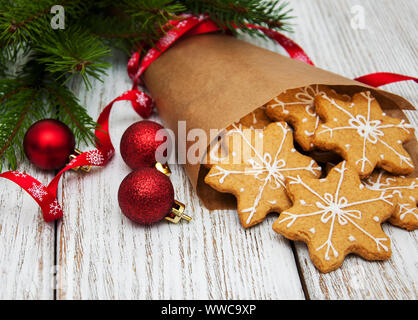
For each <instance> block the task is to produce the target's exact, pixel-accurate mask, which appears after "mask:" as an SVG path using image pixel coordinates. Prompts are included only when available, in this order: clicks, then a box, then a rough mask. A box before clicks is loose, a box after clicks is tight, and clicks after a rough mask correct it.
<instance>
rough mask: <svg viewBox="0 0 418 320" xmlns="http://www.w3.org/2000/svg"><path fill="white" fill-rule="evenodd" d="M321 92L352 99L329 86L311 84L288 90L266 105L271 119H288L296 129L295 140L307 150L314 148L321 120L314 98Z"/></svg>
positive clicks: (343, 98)
mask: <svg viewBox="0 0 418 320" xmlns="http://www.w3.org/2000/svg"><path fill="white" fill-rule="evenodd" d="M319 94H327V95H328V96H330V97H335V98H337V97H338V98H340V99H342V100H345V101H349V100H350V97H349V96H347V95H338V94H337V93H336V92H335V91H334V90H332V89H331V88H329V87H327V86H323V85H311V86H307V87H304V88H297V89H290V90H286V91H285V92H282V93H281V94H280V95H278V96H277V97H276V98H274V99H273V100H271V101H270V102H269V103H267V105H266V114H267V116H268V117H269V118H270V119H272V120H274V121H286V122H288V123H290V124H291V125H292V127H293V128H294V130H295V132H294V136H295V140H296V141H297V142H298V143H299V145H300V146H301V147H302V149H303V150H305V151H310V150H312V149H314V145H313V143H312V140H313V135H314V133H315V130H316V128H317V127H318V125H319V122H320V120H319V117H318V116H317V114H316V112H315V105H314V100H315V97H316V96H317V95H319Z"/></svg>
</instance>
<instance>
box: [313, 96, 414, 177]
mask: <svg viewBox="0 0 418 320" xmlns="http://www.w3.org/2000/svg"><path fill="white" fill-rule="evenodd" d="M315 103H316V112H317V113H318V115H319V116H320V117H321V119H323V120H324V121H325V123H323V124H321V125H320V126H319V127H318V128H317V130H316V131H315V136H314V140H313V141H314V144H315V146H317V147H319V148H320V149H325V150H334V151H336V152H337V153H338V154H340V156H341V157H342V158H343V159H345V160H347V161H348V163H350V164H351V165H352V166H354V167H355V168H356V169H357V172H358V174H359V175H360V176H361V177H362V178H365V177H368V176H369V175H370V174H371V173H372V171H373V169H374V168H375V167H376V166H377V167H380V168H383V169H385V170H387V171H389V172H392V173H394V174H409V173H411V172H412V171H414V165H413V162H412V159H411V157H410V156H409V154H408V153H407V152H406V151H405V149H404V148H403V146H402V144H403V143H404V142H406V141H408V140H410V139H411V138H412V137H413V127H412V126H411V125H410V124H409V123H407V122H406V121H405V120H402V119H395V118H392V117H389V116H387V115H386V114H385V113H384V112H383V111H382V109H381V108H380V105H379V103H378V102H377V101H376V99H375V98H374V97H373V96H372V95H371V94H370V92H369V91H366V92H361V93H357V94H355V95H354V96H353V99H352V102H345V101H342V100H340V99H336V98H332V97H329V96H328V95H321V96H316V98H315Z"/></svg>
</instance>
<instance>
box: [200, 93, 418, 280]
mask: <svg viewBox="0 0 418 320" xmlns="http://www.w3.org/2000/svg"><path fill="white" fill-rule="evenodd" d="M413 137H414V130H413V127H412V126H411V125H410V124H409V123H407V122H406V121H405V120H403V119H395V118H392V117H389V116H388V115H386V114H385V113H384V112H383V111H382V109H381V107H380V105H379V103H378V101H377V100H376V98H375V97H373V96H372V94H371V93H370V92H369V91H364V92H359V93H356V94H354V95H353V96H349V95H345V94H339V93H337V92H335V91H334V90H332V89H331V88H329V87H327V86H322V85H312V86H309V87H305V88H298V89H292V90H287V91H286V92H283V93H281V94H280V95H279V96H278V97H276V98H274V99H273V100H272V101H270V102H269V103H268V104H267V105H266V106H264V107H262V108H260V109H257V110H255V111H254V112H252V113H251V114H249V115H247V116H246V117H244V118H243V119H241V120H240V121H239V122H238V123H234V124H232V125H231V126H230V127H228V128H227V129H226V133H225V135H224V139H222V140H221V141H219V142H217V143H216V144H214V145H211V146H210V148H209V150H208V159H207V164H206V166H207V167H208V168H210V170H209V172H208V174H207V175H206V177H205V182H206V183H207V184H209V185H210V186H211V187H212V188H214V189H215V190H217V191H219V192H226V193H231V194H233V195H234V196H235V197H236V198H237V211H238V215H239V218H240V221H241V224H242V226H243V227H244V228H248V227H251V226H253V225H255V224H257V223H260V222H261V221H262V220H263V219H264V218H265V217H266V215H267V214H268V213H270V212H277V213H279V217H278V219H277V220H276V221H275V222H274V224H273V229H274V231H275V232H277V233H279V234H281V235H283V236H285V237H286V238H288V239H291V240H300V241H303V242H305V243H306V244H307V246H308V249H309V254H310V257H311V259H312V261H313V263H314V264H315V266H316V267H317V268H318V269H319V270H320V271H321V272H329V271H332V270H335V269H337V268H338V267H340V266H341V264H342V263H343V261H344V258H345V256H346V255H347V254H349V253H356V254H358V255H360V256H362V257H363V258H365V259H368V260H384V259H388V258H389V257H390V255H391V246H390V239H389V237H388V236H387V235H386V234H385V233H384V232H383V230H382V228H381V224H382V223H383V222H384V221H386V220H388V221H389V222H390V223H391V224H393V225H396V226H399V227H401V228H404V229H407V230H414V229H416V228H417V227H418V210H417V201H418V179H417V178H411V177H406V175H409V174H411V173H412V172H413V171H414V169H415V168H414V164H413V160H412V159H411V156H410V155H409V154H408V153H407V151H406V150H405V149H404V148H403V144H404V143H405V142H407V141H408V140H410V139H412V138H413ZM324 152H326V153H328V154H333V155H334V156H333V157H325V158H324V157H322V158H321V157H318V156H317V155H318V154H323V153H324ZM331 158H333V159H335V160H333V161H331V162H329V161H328V160H327V163H324V162H323V160H321V159H331Z"/></svg>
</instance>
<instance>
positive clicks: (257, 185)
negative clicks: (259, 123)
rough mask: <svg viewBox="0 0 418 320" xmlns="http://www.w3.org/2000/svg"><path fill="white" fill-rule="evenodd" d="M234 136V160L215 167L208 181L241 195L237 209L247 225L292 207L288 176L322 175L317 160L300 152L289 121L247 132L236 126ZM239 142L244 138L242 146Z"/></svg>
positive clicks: (217, 187) (207, 177) (219, 187)
mask: <svg viewBox="0 0 418 320" xmlns="http://www.w3.org/2000/svg"><path fill="white" fill-rule="evenodd" d="M232 136H233V137H234V138H235V139H236V140H234V147H235V148H230V150H229V155H230V159H231V160H232V161H229V163H222V164H218V165H214V166H212V168H211V169H210V171H209V173H208V174H207V175H206V177H205V182H206V183H207V184H209V185H210V186H212V187H213V188H214V189H215V190H217V191H220V192H226V193H232V194H233V195H234V196H235V197H236V198H237V203H238V207H237V211H238V214H239V217H240V221H241V224H242V226H243V227H244V228H248V227H251V226H253V225H255V224H257V223H259V222H261V221H262V220H263V219H264V218H265V216H266V215H267V214H268V213H269V212H272V211H275V212H280V211H282V210H285V209H287V208H289V207H290V205H291V203H290V200H289V198H288V197H287V195H286V191H285V179H286V177H287V176H288V175H290V174H297V175H301V176H308V177H318V176H319V175H320V174H321V168H320V167H319V166H318V165H317V164H316V162H315V161H314V160H312V159H311V158H309V157H307V156H304V155H302V154H300V153H299V152H297V151H296V149H295V148H294V146H293V135H292V130H291V129H290V127H289V126H288V125H287V124H286V123H285V122H276V123H271V124H270V125H268V126H267V128H266V129H264V130H261V132H260V131H259V130H255V129H247V131H246V132H245V130H242V129H241V128H239V127H237V126H236V125H234V133H233V134H232ZM257 139H258V141H259V143H257ZM235 141H242V148H241V149H240V148H238V147H237V146H238V145H239V143H236V142H235ZM260 141H261V143H260ZM260 147H261V148H260ZM244 149H246V150H247V152H244V151H242V150H244ZM261 149H262V150H261ZM248 151H249V152H248Z"/></svg>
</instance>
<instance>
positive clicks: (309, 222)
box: [273, 161, 396, 272]
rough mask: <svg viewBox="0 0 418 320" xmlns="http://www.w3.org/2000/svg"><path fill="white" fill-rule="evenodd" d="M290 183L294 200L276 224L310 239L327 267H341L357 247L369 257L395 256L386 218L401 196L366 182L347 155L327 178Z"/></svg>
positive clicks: (326, 269)
mask: <svg viewBox="0 0 418 320" xmlns="http://www.w3.org/2000/svg"><path fill="white" fill-rule="evenodd" d="M286 186H287V192H288V194H289V196H290V197H291V199H292V201H293V206H292V207H291V208H290V209H288V210H286V211H283V212H282V213H281V214H280V216H279V218H278V219H277V220H276V221H275V222H274V225H273V229H274V230H275V231H276V232H278V233H280V234H282V235H284V236H285V237H286V238H289V239H292V240H301V241H303V242H305V243H306V244H307V245H308V249H309V254H310V257H311V259H312V261H313V263H314V264H315V266H316V267H317V268H318V269H319V270H320V271H321V272H329V271H332V270H335V269H337V268H338V267H340V266H341V264H342V263H343V261H344V258H345V256H346V255H347V254H349V253H352V252H353V253H356V254H358V255H360V256H362V257H364V258H366V259H369V260H383V259H388V258H389V257H390V254H391V250H390V239H389V238H388V237H387V236H386V234H385V233H384V232H383V231H382V228H381V225H380V224H381V223H382V222H384V221H385V220H386V219H388V218H389V217H390V216H391V215H392V212H393V211H394V209H395V203H394V201H396V199H394V197H393V195H392V193H391V192H389V193H387V192H384V191H374V190H369V189H367V188H364V186H363V184H362V183H361V182H360V179H359V177H358V174H357V172H356V170H355V169H354V168H353V167H351V166H350V165H349V164H347V162H346V161H343V162H341V163H340V164H339V165H337V166H336V167H334V168H333V169H331V171H330V173H329V174H328V176H327V178H325V179H320V180H317V179H312V178H306V177H300V176H298V175H296V176H294V177H292V178H290V177H289V178H288V183H287V185H286Z"/></svg>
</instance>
